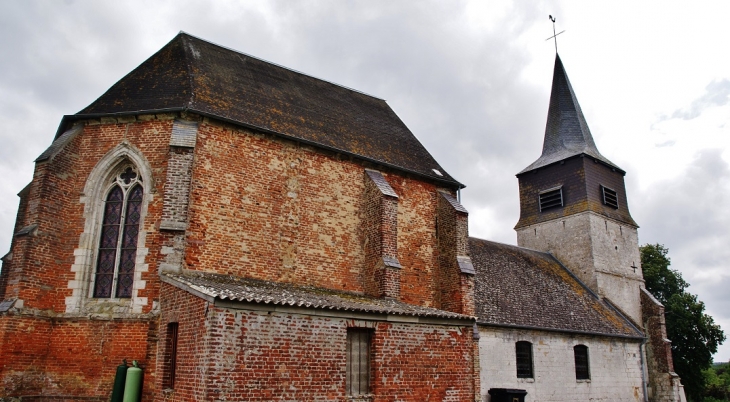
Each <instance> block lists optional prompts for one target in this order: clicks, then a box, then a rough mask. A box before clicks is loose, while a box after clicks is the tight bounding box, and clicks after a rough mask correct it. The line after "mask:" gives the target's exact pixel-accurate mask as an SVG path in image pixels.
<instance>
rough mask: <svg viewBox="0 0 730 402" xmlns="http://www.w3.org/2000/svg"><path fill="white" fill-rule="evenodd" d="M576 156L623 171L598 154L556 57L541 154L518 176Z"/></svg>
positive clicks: (559, 61)
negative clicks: (596, 160)
mask: <svg viewBox="0 0 730 402" xmlns="http://www.w3.org/2000/svg"><path fill="white" fill-rule="evenodd" d="M580 154H586V155H589V156H591V157H593V158H595V159H598V160H600V161H601V162H603V163H605V164H607V165H609V166H611V167H614V168H616V169H618V170H620V171H621V172H623V170H622V169H621V168H619V167H618V166H616V165H615V164H613V162H611V161H609V160H608V159H606V158H605V157H604V156H603V155H601V153H600V152H598V148H596V143H595V142H593V136H592V135H591V131H590V130H589V129H588V123H586V119H585V117H584V116H583V111H581V109H580V105H579V104H578V99H577V98H576V97H575V93H574V92H573V87H572V86H571V85H570V81H569V80H568V74H566V73H565V68H564V67H563V62H562V61H561V60H560V56H559V55H557V54H556V55H555V70H554V72H553V88H552V93H551V94H550V108H549V109H548V118H547V125H546V127H545V142H544V143H543V145H542V155H541V156H540V158H538V160H536V161H535V162H533V163H532V164H531V165H530V166H528V167H526V168H525V169H524V170H522V171H521V172H520V173H518V174H522V173H525V172H529V171H531V170H535V169H537V168H540V167H543V166H547V165H550V164H552V163H555V162H559V161H561V160H564V159H567V158H570V157H572V156H576V155H580Z"/></svg>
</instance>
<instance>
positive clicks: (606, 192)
mask: <svg viewBox="0 0 730 402" xmlns="http://www.w3.org/2000/svg"><path fill="white" fill-rule="evenodd" d="M601 194H602V195H603V203H604V204H606V205H608V206H609V207H611V208H616V209H618V197H617V196H616V191H615V190H611V189H610V188H608V187H604V186H601Z"/></svg>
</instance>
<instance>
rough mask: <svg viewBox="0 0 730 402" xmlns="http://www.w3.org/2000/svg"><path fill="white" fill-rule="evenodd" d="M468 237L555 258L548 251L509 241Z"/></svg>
mask: <svg viewBox="0 0 730 402" xmlns="http://www.w3.org/2000/svg"><path fill="white" fill-rule="evenodd" d="M469 238H470V239H474V240H479V241H482V242H487V243H492V244H499V245H502V246H507V247H511V248H516V249H519V250H527V251H532V252H535V253H538V254H543V255H547V256H550V257H553V258H555V257H554V256H553V255H552V254H550V253H548V252H545V251H540V250H536V249H534V248H529V247H523V246H518V245H516V244H509V243H503V242H501V241H494V240H489V239H482V238H480V237H474V236H469Z"/></svg>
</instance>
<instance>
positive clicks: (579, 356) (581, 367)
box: [573, 345, 591, 380]
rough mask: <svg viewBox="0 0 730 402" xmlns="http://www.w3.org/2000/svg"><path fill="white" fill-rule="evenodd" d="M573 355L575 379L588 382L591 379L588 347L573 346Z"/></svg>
mask: <svg viewBox="0 0 730 402" xmlns="http://www.w3.org/2000/svg"><path fill="white" fill-rule="evenodd" d="M573 353H574V354H575V379H576V380H588V379H590V378H591V371H590V368H589V365H588V346H585V345H575V346H573Z"/></svg>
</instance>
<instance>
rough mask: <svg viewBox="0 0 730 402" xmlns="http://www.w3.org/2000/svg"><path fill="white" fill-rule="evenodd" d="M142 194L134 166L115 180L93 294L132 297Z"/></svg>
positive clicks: (108, 201) (111, 188)
mask: <svg viewBox="0 0 730 402" xmlns="http://www.w3.org/2000/svg"><path fill="white" fill-rule="evenodd" d="M143 193H144V191H143V189H142V185H141V182H140V178H139V175H138V174H137V172H136V171H135V170H134V168H132V167H131V166H130V167H127V168H126V169H124V170H123V171H122V172H121V173H119V174H118V175H117V176H116V177H115V178H114V179H113V180H112V183H111V187H110V188H109V190H108V192H107V196H106V201H105V205H104V218H103V220H102V226H101V236H100V237H101V239H100V241H99V252H98V258H97V262H96V277H95V281H94V297H97V298H111V297H115V298H129V297H132V286H133V284H134V266H135V261H136V259H137V237H138V235H139V224H140V221H141V215H142V196H143ZM112 295H113V296H112Z"/></svg>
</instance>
